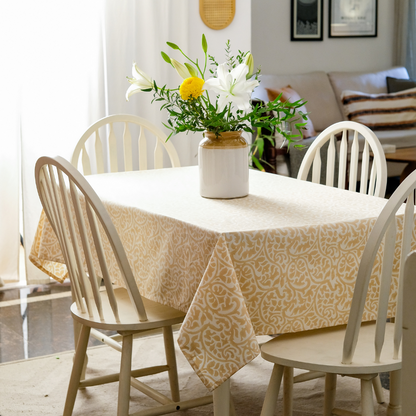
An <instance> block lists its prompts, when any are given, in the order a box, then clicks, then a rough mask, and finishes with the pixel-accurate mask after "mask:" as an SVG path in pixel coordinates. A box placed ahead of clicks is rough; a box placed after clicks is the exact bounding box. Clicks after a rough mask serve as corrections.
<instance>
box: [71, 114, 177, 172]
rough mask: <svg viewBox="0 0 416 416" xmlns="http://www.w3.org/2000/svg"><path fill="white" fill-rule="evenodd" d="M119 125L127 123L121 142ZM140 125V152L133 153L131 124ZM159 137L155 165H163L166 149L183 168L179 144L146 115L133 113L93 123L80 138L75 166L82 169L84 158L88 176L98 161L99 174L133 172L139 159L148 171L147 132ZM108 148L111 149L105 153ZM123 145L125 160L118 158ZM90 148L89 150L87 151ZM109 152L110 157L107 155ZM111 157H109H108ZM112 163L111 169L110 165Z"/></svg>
mask: <svg viewBox="0 0 416 416" xmlns="http://www.w3.org/2000/svg"><path fill="white" fill-rule="evenodd" d="M115 124H122V125H123V134H122V138H121V140H120V141H118V139H117V134H116V131H115V127H114V125H115ZM107 125H108V137H104V138H103V137H101V135H100V129H101V128H102V127H103V126H107ZM133 125H136V126H138V128H139V134H138V138H137V149H138V154H137V155H136V154H135V153H134V152H133V138H132V133H131V126H133ZM147 133H149V134H150V135H152V136H154V137H155V148H154V152H153V156H154V168H155V169H160V168H163V154H164V149H165V150H166V152H167V155H168V156H169V159H170V162H171V165H172V167H179V166H180V161H179V157H178V154H177V152H176V150H175V147H174V146H173V144H172V143H171V142H170V141H166V140H167V136H166V134H165V133H163V131H162V130H161V129H159V128H157V127H156V126H154V125H153V124H152V123H150V122H149V121H147V120H146V119H144V118H142V117H138V116H135V115H130V114H115V115H112V116H108V117H104V118H102V119H100V120H98V121H97V122H95V123H94V124H92V125H91V126H90V127H89V128H88V129H87V131H86V132H85V133H84V134H83V135H82V136H81V138H80V140H79V141H78V143H77V145H76V147H75V150H74V153H73V155H72V158H71V163H72V165H73V166H75V167H76V168H78V165H79V161H81V167H82V172H83V174H84V175H91V174H92V170H93V169H92V165H94V164H95V169H96V173H105V172H122V171H126V172H127V171H132V170H133V161H134V160H138V165H139V170H147V168H148V160H147V142H148V137H146V134H147ZM93 137H94V146H88V145H87V143H88V142H89V139H90V138H91V140H92V139H93ZM105 148H107V152H105V150H104V149H105ZM121 148H122V152H123V155H122V161H123V163H120V158H119V157H118V151H119V150H121ZM87 149H88V150H87ZM105 154H108V158H106V157H105ZM107 159H108V160H107ZM106 161H107V162H108V169H107V168H106Z"/></svg>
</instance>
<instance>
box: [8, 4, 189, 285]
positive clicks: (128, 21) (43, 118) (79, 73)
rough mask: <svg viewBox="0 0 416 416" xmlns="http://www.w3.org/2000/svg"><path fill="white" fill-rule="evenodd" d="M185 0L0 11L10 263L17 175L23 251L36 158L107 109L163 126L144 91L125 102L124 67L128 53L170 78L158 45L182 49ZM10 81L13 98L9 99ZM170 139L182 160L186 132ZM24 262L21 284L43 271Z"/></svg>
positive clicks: (28, 240) (57, 148) (29, 232)
mask: <svg viewBox="0 0 416 416" xmlns="http://www.w3.org/2000/svg"><path fill="white" fill-rule="evenodd" d="M188 1H189V0H186V1H183V0H123V1H122V2H120V1H116V0H107V1H103V0H88V1H84V0H73V1H71V2H68V1H63V0H37V1H33V2H30V1H24V2H23V3H24V5H23V4H19V3H20V1H19V0H18V1H17V2H9V3H13V4H15V7H12V8H13V10H8V11H7V12H8V18H9V19H11V20H13V24H9V25H8V26H6V27H10V28H12V27H17V28H18V29H17V30H15V29H13V31H15V32H16V33H17V34H19V36H17V37H16V38H15V39H11V38H10V36H9V33H7V36H6V39H11V40H10V44H7V45H2V49H3V47H4V48H5V51H6V54H8V53H10V54H12V55H13V60H12V65H11V66H12V68H11V70H10V73H11V74H14V75H16V76H15V77H14V78H11V79H9V80H8V81H7V82H9V83H11V88H9V93H10V94H11V95H12V96H14V98H13V100H14V101H16V106H15V107H16V108H17V109H18V110H19V111H14V113H13V114H14V116H13V117H11V120H10V123H9V127H10V129H9V130H10V131H9V132H7V136H6V135H4V134H2V135H0V136H1V137H2V142H1V145H2V148H4V147H7V151H8V153H10V154H11V156H7V157H6V156H5V155H4V153H2V152H0V154H1V156H0V192H1V197H0V201H1V202H0V218H1V219H2V220H3V221H2V222H3V223H6V224H7V229H6V228H4V227H5V225H4V224H3V223H1V222H0V227H1V228H0V249H1V248H2V247H5V246H9V248H10V249H11V246H12V245H13V246H16V248H15V249H13V250H9V252H8V253H9V254H8V255H7V256H6V257H8V258H10V259H12V263H13V264H14V266H13V265H12V266H10V267H9V268H10V269H13V267H17V260H16V259H17V253H16V252H17V248H18V228H19V227H18V224H19V220H18V213H19V192H18V191H17V189H18V183H19V175H20V174H21V178H22V189H23V191H22V194H23V198H22V201H23V226H24V227H23V228H24V239H25V246H26V255H28V253H29V251H30V247H31V245H32V242H33V238H34V234H35V231H36V226H37V223H38V220H39V215H40V212H41V206H40V203H39V199H38V196H37V192H36V187H35V183H34V165H35V163H36V160H37V159H38V157H40V156H42V155H49V156H55V155H61V156H63V157H65V158H67V159H69V158H70V156H71V153H72V150H73V148H74V146H75V144H76V142H77V140H78V138H79V137H80V135H81V134H82V133H83V131H85V130H86V128H87V127H88V126H89V125H90V124H91V123H92V122H94V121H95V120H97V119H99V118H101V117H104V116H105V115H108V114H114V113H120V112H126V113H132V114H138V115H140V116H143V117H145V118H148V119H149V120H151V121H153V122H154V123H156V124H159V125H161V122H162V121H163V120H164V115H163V114H161V113H160V111H159V107H158V106H157V105H150V101H151V95H150V94H146V95H145V94H138V95H136V96H134V97H132V99H131V101H130V102H126V100H125V91H126V89H127V88H128V85H129V84H128V83H127V80H126V76H130V75H131V66H132V62H133V61H136V62H137V63H138V65H139V66H140V67H141V68H142V69H143V70H144V71H146V72H147V73H148V74H149V75H151V76H152V77H153V78H155V79H157V80H158V81H159V82H160V83H165V82H166V83H170V82H172V81H174V82H176V83H177V82H178V79H176V78H175V77H177V75H176V73H175V72H174V71H172V69H171V68H169V66H168V65H167V64H166V63H165V62H164V61H163V60H162V58H161V57H160V51H161V50H166V49H167V47H166V44H165V42H166V40H170V41H172V42H175V43H178V44H180V45H183V47H184V49H185V50H186V48H187V42H188V33H187V28H188V15H187V10H188V8H187V4H188ZM23 6H24V7H23ZM2 7H3V6H2ZM2 35H3V33H2ZM2 38H3V39H4V38H5V37H4V36H2ZM2 53H3V50H2ZM13 81H15V82H13ZM18 86H20V87H21V95H20V99H17V98H15V97H18V95H17V93H16V88H17V87H18ZM13 100H12V99H11V100H10V103H11V102H13ZM13 119H15V120H13ZM19 120H20V122H19ZM3 133H4V131H3ZM5 136H6V137H5ZM8 143H10V145H9V146H7V144H8ZM175 145H177V147H179V149H178V151H179V154H180V158H181V162H182V164H184V165H185V164H187V160H188V159H189V153H190V151H189V149H188V147H189V141H188V142H187V140H186V139H185V140H181V141H179V140H178V138H176V143H175ZM19 148H20V158H21V168H20V169H19V163H18V161H19ZM4 159H6V160H7V161H8V162H7V163H4ZM3 201H7V203H4V202H3ZM5 206H6V207H7V213H6V214H5V213H4V210H5ZM0 221H1V220H0ZM9 229H10V230H9ZM10 234H11V235H10ZM15 234H16V236H15ZM15 239H16V243H15ZM3 254H4V253H2V255H3ZM0 260H1V258H0ZM2 264H3V263H2ZM26 266H27V281H28V283H40V282H46V281H48V280H49V279H48V278H47V277H46V275H44V274H43V273H42V272H41V271H39V270H37V269H36V268H35V267H34V266H33V265H32V264H31V263H30V262H29V261H26ZM1 267H3V266H1ZM0 276H1V270H0Z"/></svg>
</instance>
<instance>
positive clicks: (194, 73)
mask: <svg viewBox="0 0 416 416" xmlns="http://www.w3.org/2000/svg"><path fill="white" fill-rule="evenodd" d="M185 66H186V67H187V68H188V71H189V73H190V74H191V77H198V71H197V70H196V69H195V67H193V66H192V65H191V64H188V63H187V62H185Z"/></svg>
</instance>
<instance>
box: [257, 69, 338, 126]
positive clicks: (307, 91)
mask: <svg viewBox="0 0 416 416" xmlns="http://www.w3.org/2000/svg"><path fill="white" fill-rule="evenodd" d="M287 85H290V86H291V87H292V88H293V89H294V90H295V91H296V92H297V93H298V94H299V95H300V97H301V98H302V99H304V100H306V107H307V109H308V112H309V113H310V114H309V117H310V119H311V120H312V122H313V125H314V128H315V130H316V131H322V130H324V129H326V128H327V127H328V126H329V125H331V124H333V123H337V122H338V121H342V120H343V115H342V113H341V110H340V108H339V107H338V104H337V99H336V98H335V94H334V91H333V89H332V87H331V84H330V82H329V79H328V76H327V75H326V73H325V72H324V71H316V72H309V73H305V74H292V75H261V77H260V85H259V86H258V87H257V88H255V90H254V91H253V94H252V98H253V99H255V98H257V99H260V100H262V101H265V102H267V101H268V96H267V91H266V88H271V89H279V88H283V87H286V86H287Z"/></svg>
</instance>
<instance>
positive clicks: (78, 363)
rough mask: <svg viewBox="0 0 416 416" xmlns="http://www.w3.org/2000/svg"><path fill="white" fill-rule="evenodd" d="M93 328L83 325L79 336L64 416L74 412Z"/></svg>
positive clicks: (69, 415)
mask: <svg viewBox="0 0 416 416" xmlns="http://www.w3.org/2000/svg"><path fill="white" fill-rule="evenodd" d="M90 331H91V328H90V327H88V326H85V325H83V326H82V327H81V333H80V334H79V338H78V344H77V349H76V352H75V357H74V364H73V365H72V372H71V378H70V381H69V386H68V393H67V395H66V400H65V407H64V416H71V415H72V412H73V410H74V404H75V398H76V397H77V393H78V387H79V382H80V380H81V375H82V370H83V367H84V362H85V356H86V351H87V347H88V339H89V337H90Z"/></svg>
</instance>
